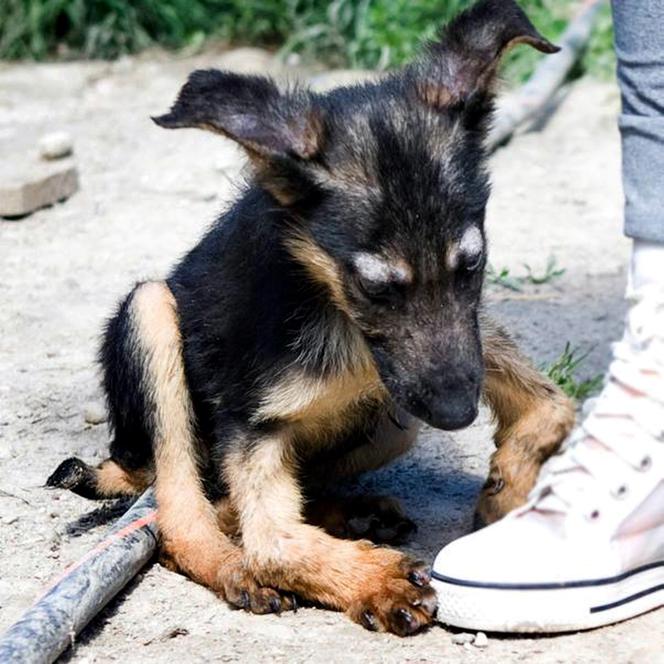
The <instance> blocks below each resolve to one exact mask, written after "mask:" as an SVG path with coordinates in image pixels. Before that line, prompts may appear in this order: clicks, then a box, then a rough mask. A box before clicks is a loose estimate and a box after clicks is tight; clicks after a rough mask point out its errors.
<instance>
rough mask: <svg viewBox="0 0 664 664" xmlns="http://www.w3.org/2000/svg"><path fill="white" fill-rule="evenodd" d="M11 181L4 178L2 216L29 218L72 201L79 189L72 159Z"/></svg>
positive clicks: (0, 199)
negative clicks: (38, 211) (59, 203)
mask: <svg viewBox="0 0 664 664" xmlns="http://www.w3.org/2000/svg"><path fill="white" fill-rule="evenodd" d="M7 162H8V163H11V159H8V160H7ZM53 166H55V164H54V165H53ZM0 170H1V169H0ZM11 180H12V181H10V182H8V183H7V182H4V181H3V180H2V178H0V217H22V216H25V215H26V214H30V212H34V211H35V210H38V209H39V208H43V207H46V206H48V205H53V203H57V202H58V201H62V200H64V199H66V198H69V197H70V196H71V195H72V194H73V193H74V192H75V191H76V190H77V189H78V171H77V170H76V167H75V166H74V165H73V164H72V163H71V161H69V160H68V161H67V162H64V165H60V164H58V165H57V168H53V167H52V168H51V169H50V170H44V169H35V170H33V171H32V172H30V173H29V174H25V176H24V178H21V176H19V175H18V174H16V175H14V176H13V177H12V178H11Z"/></svg>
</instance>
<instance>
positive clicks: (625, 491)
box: [595, 484, 629, 511]
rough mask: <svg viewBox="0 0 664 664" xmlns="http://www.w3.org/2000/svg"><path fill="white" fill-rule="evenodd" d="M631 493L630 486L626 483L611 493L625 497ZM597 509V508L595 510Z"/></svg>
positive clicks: (619, 497) (616, 496)
mask: <svg viewBox="0 0 664 664" xmlns="http://www.w3.org/2000/svg"><path fill="white" fill-rule="evenodd" d="M628 493H629V487H628V486H627V485H626V484H621V485H620V486H619V487H618V488H617V489H615V491H612V492H611V494H612V495H613V497H614V498H618V499H621V498H625V497H626V496H627V494H628ZM595 511H597V510H595Z"/></svg>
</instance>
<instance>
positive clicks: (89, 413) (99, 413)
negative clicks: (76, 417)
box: [83, 402, 107, 424]
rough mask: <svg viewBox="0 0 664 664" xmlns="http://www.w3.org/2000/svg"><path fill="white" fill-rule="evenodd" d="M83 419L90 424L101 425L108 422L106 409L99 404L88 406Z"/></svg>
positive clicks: (94, 403) (84, 410)
mask: <svg viewBox="0 0 664 664" xmlns="http://www.w3.org/2000/svg"><path fill="white" fill-rule="evenodd" d="M83 417H84V418H85V421H86V422H87V423H88V424H101V423H102V422H106V419H107V415H106V409H105V408H104V407H103V406H102V405H101V404H100V403H97V402H93V403H89V404H86V406H85V408H84V409H83Z"/></svg>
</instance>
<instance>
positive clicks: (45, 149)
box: [39, 131, 74, 159]
mask: <svg viewBox="0 0 664 664" xmlns="http://www.w3.org/2000/svg"><path fill="white" fill-rule="evenodd" d="M73 151H74V141H73V140H72V137H71V136H70V135H69V134H68V133H67V132H66V131H54V132H53V133H51V134H45V135H44V136H42V137H41V139H39V154H40V155H41V157H42V159H62V157H67V156H69V155H70V154H71V153H72V152H73Z"/></svg>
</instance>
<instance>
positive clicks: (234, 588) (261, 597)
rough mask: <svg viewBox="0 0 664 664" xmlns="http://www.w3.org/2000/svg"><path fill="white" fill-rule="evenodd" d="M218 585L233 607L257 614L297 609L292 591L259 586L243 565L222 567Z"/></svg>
mask: <svg viewBox="0 0 664 664" xmlns="http://www.w3.org/2000/svg"><path fill="white" fill-rule="evenodd" d="M218 587H219V588H220V594H221V595H222V596H223V598H224V599H225V600H226V601H227V602H228V603H229V604H230V605H231V606H232V607H233V608H235V609H244V610H245V611H250V612H251V613H258V614H265V613H281V612H282V611H297V606H298V602H297V598H296V596H295V595H294V594H293V593H286V592H281V591H280V590H277V589H276V588H269V587H266V586H261V585H260V584H258V582H257V581H256V579H255V578H254V577H253V575H252V574H251V573H250V572H249V571H248V570H247V569H246V568H245V567H244V566H243V565H237V566H233V567H232V569H224V570H223V572H221V574H220V578H219V586H218Z"/></svg>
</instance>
